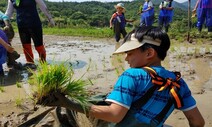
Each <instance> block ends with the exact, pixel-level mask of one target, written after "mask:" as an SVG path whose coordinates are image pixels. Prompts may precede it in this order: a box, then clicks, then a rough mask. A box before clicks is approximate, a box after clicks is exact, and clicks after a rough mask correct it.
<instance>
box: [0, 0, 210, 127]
mask: <svg viewBox="0 0 212 127" xmlns="http://www.w3.org/2000/svg"><path fill="white" fill-rule="evenodd" d="M36 5H38V6H39V7H40V9H41V10H42V11H43V13H44V14H45V15H46V16H47V18H48V20H49V22H50V23H51V25H52V26H54V25H55V23H54V20H53V18H52V16H51V15H50V14H49V12H48V11H47V7H46V5H45V4H44V2H43V0H8V7H7V10H6V13H5V14H4V13H0V14H1V16H0V17H1V18H2V19H3V21H4V23H3V24H4V27H3V31H0V42H1V45H0V46H1V47H0V48H1V49H0V52H1V54H0V60H1V63H0V64H1V65H2V63H4V62H5V59H6V58H5V55H4V54H6V52H9V53H11V54H12V55H15V56H16V57H14V58H13V60H14V61H15V59H17V58H18V57H19V55H18V54H17V53H14V52H15V51H14V49H13V48H12V47H11V43H10V42H11V40H12V37H13V36H14V35H11V36H9V35H7V32H6V31H7V30H11V31H12V26H11V23H10V18H11V16H12V13H13V11H14V9H15V10H16V21H17V26H18V32H19V36H20V40H21V43H22V47H23V52H24V55H25V58H26V61H27V62H26V66H29V67H31V68H34V66H35V65H34V57H33V52H32V46H31V39H32V40H33V42H34V46H35V49H36V50H37V52H38V54H39V58H40V61H42V62H45V61H46V51H45V47H44V44H43V36H42V26H41V21H40V18H39V16H38V12H37V8H36ZM211 5H212V2H211V0H198V2H197V6H196V7H195V10H196V8H197V7H198V29H199V30H201V28H202V24H203V23H204V20H205V19H204V18H206V24H207V26H208V31H209V32H211V19H212V18H211V16H212V15H208V14H211V12H212V10H211ZM115 8H116V10H117V12H116V13H114V14H113V15H112V17H111V20H110V27H111V28H112V27H114V30H115V33H116V36H115V39H116V41H117V42H118V41H119V40H120V34H123V36H124V37H125V38H124V41H123V44H122V45H121V46H120V47H119V48H118V49H116V51H115V52H114V53H113V55H116V54H126V58H125V60H126V61H127V62H128V64H129V65H130V68H129V69H127V70H125V71H124V72H123V73H122V74H121V75H120V77H119V78H118V80H117V82H116V83H115V85H114V87H113V89H112V91H111V92H110V93H109V94H108V95H107V96H106V98H105V99H104V100H102V101H104V102H105V103H101V104H93V103H90V104H88V105H81V104H79V103H78V102H75V101H73V100H71V99H69V98H67V97H66V96H65V95H62V94H60V93H57V92H55V93H54V92H53V93H52V96H54V98H55V101H54V100H52V101H53V102H52V101H51V102H48V103H47V102H45V105H46V106H59V107H65V108H67V109H68V110H73V111H77V112H82V113H85V114H86V115H89V116H92V117H95V118H97V119H101V120H104V121H106V122H108V126H109V125H110V126H115V127H162V126H163V125H164V123H165V121H166V119H167V118H168V117H169V115H170V114H171V113H172V112H173V110H174V109H178V110H180V111H182V112H183V113H184V115H185V117H186V118H187V120H188V124H189V125H190V126H191V127H203V126H204V124H205V121H204V118H203V116H202V115H201V113H200V111H199V109H198V107H197V102H196V101H195V99H194V97H193V96H192V93H191V91H190V89H189V87H188V85H187V83H186V82H185V81H184V80H183V79H182V78H181V74H180V73H179V72H172V71H169V70H167V69H165V68H164V67H163V66H162V65H161V62H162V61H163V60H164V59H165V58H166V56H167V51H168V50H169V48H170V44H171V43H170V39H169V36H168V34H167V32H166V31H168V25H169V23H170V22H171V21H172V16H173V11H172V10H173V7H172V1H171V0H167V1H163V2H162V3H161V4H160V15H159V26H160V27H154V26H152V24H153V22H154V16H153V15H154V7H153V4H152V2H151V1H150V0H146V1H145V3H144V5H143V7H142V9H141V10H140V13H141V22H140V26H139V27H137V28H135V29H133V30H132V31H131V32H129V33H128V34H127V32H126V30H125V24H126V22H133V21H132V20H126V19H125V16H124V10H125V8H124V5H123V4H122V3H118V4H117V5H115ZM195 10H194V11H195ZM167 16H168V17H167ZM201 16H202V17H201ZM162 26H164V27H165V29H166V31H164V30H162V28H161V27H162ZM14 61H13V62H14ZM14 63H16V62H14ZM0 69H1V70H2V67H1V68H0ZM1 70H0V71H1ZM111 123H113V124H111ZM73 126H75V125H73Z"/></svg>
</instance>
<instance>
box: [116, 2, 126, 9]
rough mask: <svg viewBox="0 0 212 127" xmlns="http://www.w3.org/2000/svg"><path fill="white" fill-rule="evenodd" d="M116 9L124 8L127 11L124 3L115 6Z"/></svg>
mask: <svg viewBox="0 0 212 127" xmlns="http://www.w3.org/2000/svg"><path fill="white" fill-rule="evenodd" d="M114 7H115V8H118V7H120V8H123V10H125V7H124V4H123V3H118V4H117V5H114Z"/></svg>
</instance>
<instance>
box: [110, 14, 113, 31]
mask: <svg viewBox="0 0 212 127" xmlns="http://www.w3.org/2000/svg"><path fill="white" fill-rule="evenodd" d="M112 21H113V16H111V18H110V28H112V27H113V23H112Z"/></svg>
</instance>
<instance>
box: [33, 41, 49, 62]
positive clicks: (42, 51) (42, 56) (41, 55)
mask: <svg viewBox="0 0 212 127" xmlns="http://www.w3.org/2000/svg"><path fill="white" fill-rule="evenodd" d="M35 49H36V50H37V52H38V54H39V58H40V62H46V50H45V48H44V45H41V46H38V47H35Z"/></svg>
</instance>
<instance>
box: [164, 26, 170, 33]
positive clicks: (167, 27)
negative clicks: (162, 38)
mask: <svg viewBox="0 0 212 127" xmlns="http://www.w3.org/2000/svg"><path fill="white" fill-rule="evenodd" d="M165 31H166V33H168V32H169V26H168V25H167V26H165Z"/></svg>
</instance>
